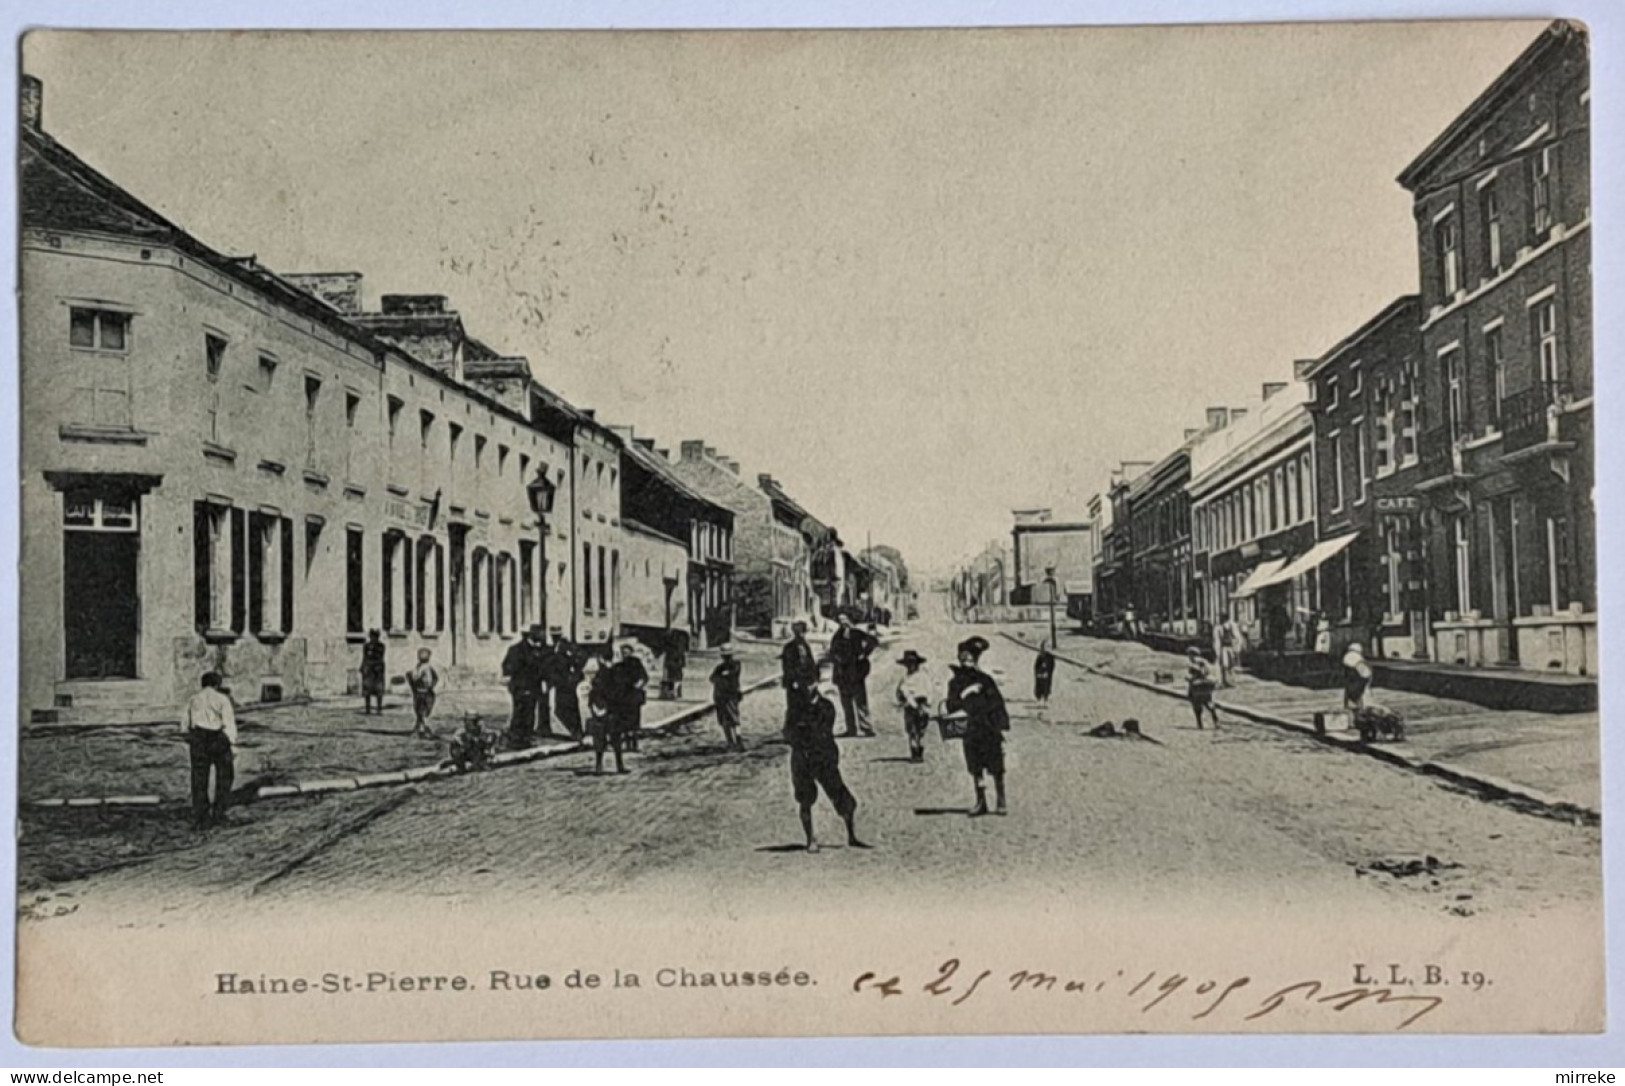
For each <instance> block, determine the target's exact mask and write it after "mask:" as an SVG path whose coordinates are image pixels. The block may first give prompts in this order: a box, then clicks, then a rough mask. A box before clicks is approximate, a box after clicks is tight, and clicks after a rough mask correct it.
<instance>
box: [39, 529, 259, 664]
mask: <svg viewBox="0 0 1625 1086" xmlns="http://www.w3.org/2000/svg"><path fill="white" fill-rule="evenodd" d="M72 512H73V510H72V507H71V505H70V507H69V513H70V518H69V522H70V524H71V523H72ZM246 527H247V526H246V522H245V514H244V511H243V510H241V509H233V508H232V507H230V506H226V505H215V504H213V503H211V502H197V503H195V504H194V505H193V507H192V545H193V551H192V559H193V561H192V573H193V587H194V595H193V603H194V619H195V622H196V625H197V628H198V632H199V633H206V634H224V633H232V632H235V633H241V632H242V630H243V625H244V620H245V618H246V610H245V602H246V597H245V595H244V588H245V585H244V581H243V575H242V574H243V571H244V568H245V565H246V563H245V562H244V560H243V558H244V551H245V548H246V544H247V532H246Z"/></svg>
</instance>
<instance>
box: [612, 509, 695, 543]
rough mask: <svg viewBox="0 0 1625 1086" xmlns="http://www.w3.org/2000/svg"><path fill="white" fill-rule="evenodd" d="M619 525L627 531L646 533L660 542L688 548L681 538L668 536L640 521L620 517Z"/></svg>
mask: <svg viewBox="0 0 1625 1086" xmlns="http://www.w3.org/2000/svg"><path fill="white" fill-rule="evenodd" d="M621 527H622V528H625V529H626V530H627V531H629V532H633V533H636V534H637V535H646V536H649V537H651V538H653V539H658V540H660V541H661V542H662V543H670V544H671V545H672V546H674V547H681V548H682V549H683V550H685V551H686V550H687V549H688V544H687V543H684V542H683V541H682V540H681V539H678V538H677V537H676V536H669V535H667V534H666V533H665V532H661V531H656V530H655V529H653V528H651V527H649V526H648V525H647V524H644V523H643V522H642V521H637V520H631V519H628V518H627V517H622V518H621Z"/></svg>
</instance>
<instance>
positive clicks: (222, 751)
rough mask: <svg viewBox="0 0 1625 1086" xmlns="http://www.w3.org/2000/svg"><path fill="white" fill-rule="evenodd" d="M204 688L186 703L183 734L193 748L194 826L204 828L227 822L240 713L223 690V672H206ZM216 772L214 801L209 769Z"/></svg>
mask: <svg viewBox="0 0 1625 1086" xmlns="http://www.w3.org/2000/svg"><path fill="white" fill-rule="evenodd" d="M202 681H203V689H201V690H199V691H198V692H197V693H196V694H193V695H192V697H191V698H190V699H189V700H188V701H187V703H186V712H185V713H184V714H183V715H182V716H181V734H182V735H184V736H185V737H186V742H187V745H188V746H190V747H191V748H192V826H193V827H194V828H195V829H204V828H206V827H208V826H210V825H214V824H217V823H220V822H223V821H225V816H226V805H227V804H228V803H230V802H231V782H232V775H233V765H232V748H233V747H234V746H236V745H237V712H236V710H235V709H233V708H232V705H231V699H230V698H229V697H227V696H226V695H225V694H224V693H223V692H222V691H221V689H220V674H219V672H216V671H208V672H205V673H204V675H203V680H202ZM211 769H212V770H213V771H214V800H213V802H212V803H211V802H210V799H209V771H210V770H211Z"/></svg>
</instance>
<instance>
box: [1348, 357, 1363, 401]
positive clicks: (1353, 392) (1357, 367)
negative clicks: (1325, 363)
mask: <svg viewBox="0 0 1625 1086" xmlns="http://www.w3.org/2000/svg"><path fill="white" fill-rule="evenodd" d="M1364 391H1365V367H1364V366H1362V365H1361V364H1360V363H1358V362H1356V363H1354V365H1352V366H1350V367H1349V400H1350V402H1352V401H1353V400H1354V399H1355V398H1356V397H1357V396H1359V395H1360V394H1361V393H1362V392H1364Z"/></svg>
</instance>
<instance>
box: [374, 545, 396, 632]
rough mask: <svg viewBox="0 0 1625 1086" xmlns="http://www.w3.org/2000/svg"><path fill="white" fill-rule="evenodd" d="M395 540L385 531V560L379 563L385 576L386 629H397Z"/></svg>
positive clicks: (379, 567) (384, 622)
mask: <svg viewBox="0 0 1625 1086" xmlns="http://www.w3.org/2000/svg"><path fill="white" fill-rule="evenodd" d="M394 542H395V537H394V536H392V535H390V534H389V533H388V532H385V533H384V539H383V561H382V562H380V563H379V564H378V569H379V571H380V572H381V573H382V574H383V577H384V620H383V623H382V625H383V627H384V629H385V630H393V629H395V577H394V573H395V568H394V566H395V564H394V563H393V562H391V561H390V557H391V556H390V547H391V545H392V544H393V543H394Z"/></svg>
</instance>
